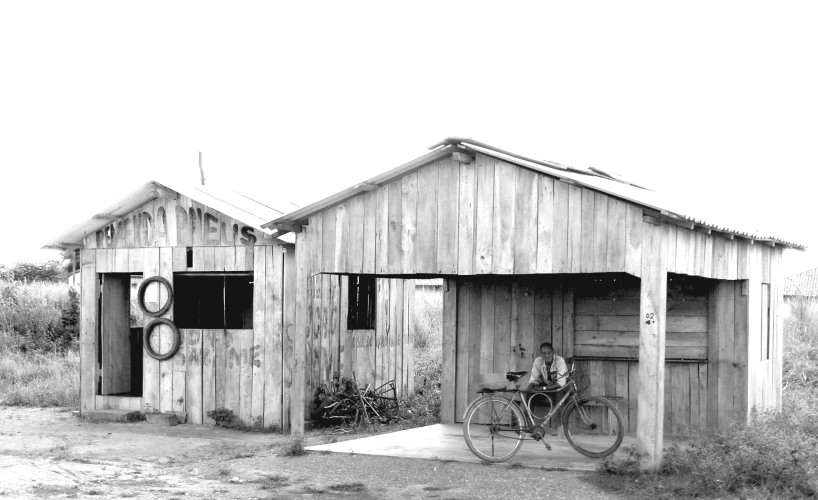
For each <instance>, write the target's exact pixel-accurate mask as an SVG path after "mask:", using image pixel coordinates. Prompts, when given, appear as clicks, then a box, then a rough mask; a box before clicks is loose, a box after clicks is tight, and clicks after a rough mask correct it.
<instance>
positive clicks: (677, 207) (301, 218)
mask: <svg viewBox="0 0 818 500" xmlns="http://www.w3.org/2000/svg"><path fill="white" fill-rule="evenodd" d="M430 149H432V152H431V153H429V154H427V155H425V156H423V157H421V158H418V159H416V160H414V161H411V162H409V163H406V164H404V165H402V166H401V167H398V168H395V169H393V170H390V171H389V172H387V173H385V174H381V175H379V176H377V177H373V178H371V179H369V180H367V181H364V182H362V183H359V184H356V185H355V186H353V187H352V188H349V189H346V190H344V191H341V192H339V193H336V194H335V195H332V196H329V197H327V198H325V199H323V200H321V201H318V202H316V203H313V204H311V205H309V206H307V207H305V208H303V209H300V210H297V211H295V212H292V213H290V214H287V215H284V216H282V217H278V218H277V219H274V220H271V221H270V222H268V223H266V224H265V226H266V227H275V226H276V224H282V225H283V226H287V225H299V224H303V223H305V222H306V221H307V219H308V218H309V217H310V216H311V215H313V214H315V213H318V212H320V211H322V210H325V209H327V208H330V207H332V206H335V205H338V204H340V203H343V202H344V201H345V200H346V199H349V198H351V197H353V196H356V195H357V194H360V193H361V192H362V191H363V190H364V189H363V188H361V187H362V186H364V187H365V189H366V190H371V189H374V188H376V187H378V186H382V185H384V184H387V183H389V182H391V181H393V180H394V179H395V178H397V177H400V176H402V175H404V174H405V173H407V172H409V171H411V170H414V169H417V168H420V167H421V166H423V165H425V164H428V163H431V162H433V161H437V160H438V159H440V158H442V157H445V156H446V155H448V154H451V153H453V152H456V151H463V150H468V151H474V152H479V153H482V154H485V155H488V156H492V157H494V158H497V159H501V160H504V161H507V162H509V163H513V164H515V165H519V166H521V167H525V168H529V169H532V170H536V171H538V172H542V173H544V174H547V175H550V176H553V177H556V178H559V179H561V180H563V181H566V182H569V183H573V184H576V185H579V186H584V187H587V188H590V189H593V190H596V191H599V192H602V193H605V194H608V195H611V196H615V197H617V198H621V199H623V200H625V201H629V202H631V203H635V204H637V205H641V206H643V207H645V208H648V209H651V210H654V211H656V212H659V213H660V214H661V215H662V216H664V217H665V218H666V219H668V220H671V221H674V222H676V223H680V224H682V225H691V226H692V225H696V226H701V227H703V228H706V229H710V230H714V231H718V232H723V233H728V234H731V235H736V236H740V237H743V238H747V239H752V240H757V241H763V242H768V243H771V244H782V245H785V246H789V247H793V248H797V249H804V248H806V246H805V245H802V244H800V243H796V242H795V241H792V240H790V239H785V238H781V237H776V236H772V235H770V234H766V233H761V232H759V231H756V230H750V229H749V228H743V227H742V223H741V222H738V221H732V220H727V219H731V217H730V216H729V215H726V214H718V215H717V216H716V217H713V215H712V214H710V215H708V216H705V215H704V214H702V213H699V211H698V210H697V209H695V208H691V207H688V206H686V205H685V204H684V203H682V202H680V201H679V200H678V199H677V198H676V197H675V196H674V195H669V194H663V193H658V192H656V191H653V190H650V189H647V188H644V187H642V186H639V185H637V184H634V183H632V182H629V181H627V180H624V179H622V178H621V177H619V176H617V175H614V174H609V173H607V172H605V171H603V170H600V169H596V168H594V169H585V168H577V167H571V166H568V165H564V164H560V163H557V162H552V161H547V160H536V159H533V158H530V157H526V156H522V155H518V154H515V153H512V152H509V151H505V150H502V149H500V148H496V147H493V146H490V145H488V144H485V143H482V142H480V141H476V140H473V139H467V138H457V137H454V138H448V139H444V140H443V141H441V142H439V143H437V144H434V145H433V146H431V147H430Z"/></svg>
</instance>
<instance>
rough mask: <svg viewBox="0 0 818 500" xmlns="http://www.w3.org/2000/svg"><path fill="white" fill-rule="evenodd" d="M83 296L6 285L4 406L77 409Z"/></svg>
mask: <svg viewBox="0 0 818 500" xmlns="http://www.w3.org/2000/svg"><path fill="white" fill-rule="evenodd" d="M78 322H79V296H78V294H77V293H76V291H74V290H73V289H69V288H68V286H67V285H65V284H60V283H48V282H30V283H27V282H20V281H8V280H0V405H25V406H77V405H78V404H79V372H80V366H79V353H78V349H77V346H78Z"/></svg>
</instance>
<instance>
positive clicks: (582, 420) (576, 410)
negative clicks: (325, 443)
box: [562, 396, 625, 458]
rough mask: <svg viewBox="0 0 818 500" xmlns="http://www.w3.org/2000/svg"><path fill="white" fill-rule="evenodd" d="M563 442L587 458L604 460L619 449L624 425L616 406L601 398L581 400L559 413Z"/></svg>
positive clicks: (570, 404) (583, 398)
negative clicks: (566, 441) (563, 433)
mask: <svg viewBox="0 0 818 500" xmlns="http://www.w3.org/2000/svg"><path fill="white" fill-rule="evenodd" d="M562 428H563V429H564V430H565V438H566V439H567V440H568V442H569V443H571V446H573V447H574V449H575V450H577V451H578V452H580V453H582V454H583V455H585V456H586V457H591V458H602V457H607V456H608V455H610V454H612V453H613V452H615V451H616V450H617V448H619V445H620V444H622V438H623V437H624V434H625V424H624V423H623V422H622V415H621V414H620V413H619V410H617V408H616V406H614V404H613V403H611V402H610V401H609V400H607V399H605V398H603V397H600V396H580V397H578V398H577V399H576V400H574V401H572V402H571V403H569V404H568V407H567V408H565V410H564V411H563V413H562Z"/></svg>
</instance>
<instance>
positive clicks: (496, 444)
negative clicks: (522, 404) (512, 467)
mask: <svg viewBox="0 0 818 500" xmlns="http://www.w3.org/2000/svg"><path fill="white" fill-rule="evenodd" d="M524 422H525V419H524V418H523V413H522V412H521V411H520V408H519V407H517V405H516V404H514V403H512V402H511V401H510V400H509V399H507V398H504V397H502V396H494V395H488V396H483V397H482V398H480V399H479V400H477V401H476V402H475V403H474V404H472V406H471V408H470V409H469V411H468V412H467V413H466V419H465V420H464V422H463V437H464V438H466V444H467V445H469V449H470V450H471V451H472V453H474V454H475V455H477V456H478V457H480V458H481V459H483V460H486V461H488V462H502V461H503V460H508V459H509V458H511V457H513V456H514V454H515V453H517V451H519V449H520V447H521V446H522V445H523V431H524V430H525V428H524V427H523V424H524Z"/></svg>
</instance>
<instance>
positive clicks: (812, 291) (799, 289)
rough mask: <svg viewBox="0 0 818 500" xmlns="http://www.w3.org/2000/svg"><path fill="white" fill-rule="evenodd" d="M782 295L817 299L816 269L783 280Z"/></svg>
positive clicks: (817, 270) (817, 274) (817, 272)
mask: <svg viewBox="0 0 818 500" xmlns="http://www.w3.org/2000/svg"><path fill="white" fill-rule="evenodd" d="M784 295H786V296H791V297H792V296H801V297H818V268H815V269H810V270H809V271H804V272H802V273H798V274H795V275H793V276H788V277H787V278H784Z"/></svg>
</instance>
